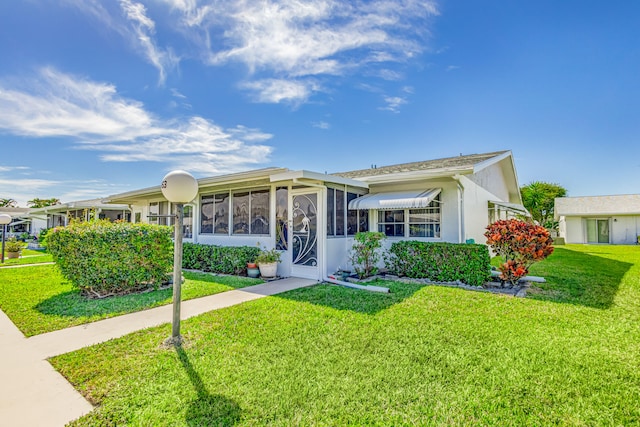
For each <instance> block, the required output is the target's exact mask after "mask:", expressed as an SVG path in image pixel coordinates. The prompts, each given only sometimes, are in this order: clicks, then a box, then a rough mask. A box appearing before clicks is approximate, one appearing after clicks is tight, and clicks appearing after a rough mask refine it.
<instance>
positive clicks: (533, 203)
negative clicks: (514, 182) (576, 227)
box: [520, 181, 567, 228]
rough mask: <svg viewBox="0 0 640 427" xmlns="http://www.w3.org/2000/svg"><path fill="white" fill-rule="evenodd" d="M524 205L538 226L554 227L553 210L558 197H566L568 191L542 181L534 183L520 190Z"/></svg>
mask: <svg viewBox="0 0 640 427" xmlns="http://www.w3.org/2000/svg"><path fill="white" fill-rule="evenodd" d="M520 193H521V194H522V204H523V205H524V207H525V208H527V210H528V211H529V212H530V213H531V217H532V218H533V219H534V220H536V221H537V222H538V224H540V225H542V226H544V227H547V228H555V227H553V208H554V204H555V200H554V199H555V198H556V197H565V196H566V195H567V189H566V188H564V187H562V186H560V185H558V184H552V183H548V182H542V181H534V182H532V183H530V184H527V185H525V186H524V187H522V188H521V189H520Z"/></svg>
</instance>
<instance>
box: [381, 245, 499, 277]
mask: <svg viewBox="0 0 640 427" xmlns="http://www.w3.org/2000/svg"><path fill="white" fill-rule="evenodd" d="M385 261H386V265H387V268H388V269H389V271H390V272H393V273H395V274H397V275H399V276H406V277H411V278H421V279H429V280H433V281H436V282H453V281H456V280H460V281H461V282H464V283H466V284H468V285H473V286H481V285H483V284H484V283H486V282H487V281H488V280H489V277H490V270H491V266H490V257H489V249H488V248H487V247H486V246H485V245H478V244H468V243H439V242H437V243H435V242H420V241H415V240H403V241H400V242H395V243H393V244H392V245H391V248H390V249H389V252H388V254H387V256H386V259H385Z"/></svg>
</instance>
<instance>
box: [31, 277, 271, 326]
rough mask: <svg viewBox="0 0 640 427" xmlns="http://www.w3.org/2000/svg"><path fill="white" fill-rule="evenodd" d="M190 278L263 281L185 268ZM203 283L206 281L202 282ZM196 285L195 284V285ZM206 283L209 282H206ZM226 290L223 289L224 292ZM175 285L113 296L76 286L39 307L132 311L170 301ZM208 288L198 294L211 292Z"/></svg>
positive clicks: (60, 312)
mask: <svg viewBox="0 0 640 427" xmlns="http://www.w3.org/2000/svg"><path fill="white" fill-rule="evenodd" d="M185 278H186V279H187V280H188V281H192V283H194V282H208V283H215V284H218V285H225V286H229V287H230V288H232V289H240V288H243V287H245V286H251V285H255V284H257V283H262V281H261V280H256V279H248V278H246V277H235V276H215V275H211V274H207V273H201V272H185ZM192 283H189V282H187V283H185V285H184V287H183V294H182V295H183V300H186V299H188V298H187V295H188V294H189V292H190V290H189V287H190V286H192ZM200 285H203V284H202V283H201V284H200ZM193 286H195V284H194V285H193ZM205 286H206V284H205ZM222 291H223V290H221V292H222ZM172 294H173V289H172V288H171V287H169V288H164V289H158V290H155V291H150V292H140V293H133V294H128V295H119V296H112V297H107V298H103V299H89V298H85V297H83V296H82V295H81V294H80V291H77V290H74V291H69V292H64V293H61V294H57V295H54V296H52V297H50V298H48V299H46V300H44V301H42V302H40V303H38V304H37V305H36V306H35V308H36V310H38V311H39V312H40V313H42V314H49V315H56V316H65V317H93V316H105V315H110V314H119V313H130V312H135V311H140V310H145V309H147V308H151V307H157V306H158V305H163V304H168V303H169V302H170V300H171V298H172ZM210 294H211V293H210V292H204V293H202V294H201V295H197V296H206V295H210Z"/></svg>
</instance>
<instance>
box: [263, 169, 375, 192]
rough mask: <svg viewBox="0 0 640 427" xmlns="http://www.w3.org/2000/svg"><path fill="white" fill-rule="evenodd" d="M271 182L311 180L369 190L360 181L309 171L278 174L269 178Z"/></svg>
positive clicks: (365, 184) (367, 186) (364, 183)
mask: <svg viewBox="0 0 640 427" xmlns="http://www.w3.org/2000/svg"><path fill="white" fill-rule="evenodd" d="M269 179H270V180H271V182H280V181H292V180H301V179H302V180H305V179H306V180H310V181H318V182H324V183H331V184H339V185H347V186H350V187H358V188H369V184H367V183H366V182H362V181H360V180H356V179H351V178H343V177H341V176H336V175H330V174H326V173H319V172H312V171H308V170H297V171H286V172H282V173H277V174H275V175H271V176H270V177H269Z"/></svg>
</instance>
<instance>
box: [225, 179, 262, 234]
mask: <svg viewBox="0 0 640 427" xmlns="http://www.w3.org/2000/svg"><path fill="white" fill-rule="evenodd" d="M233 234H269V190H257V191H246V192H241V193H234V194H233Z"/></svg>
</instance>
